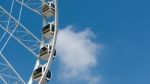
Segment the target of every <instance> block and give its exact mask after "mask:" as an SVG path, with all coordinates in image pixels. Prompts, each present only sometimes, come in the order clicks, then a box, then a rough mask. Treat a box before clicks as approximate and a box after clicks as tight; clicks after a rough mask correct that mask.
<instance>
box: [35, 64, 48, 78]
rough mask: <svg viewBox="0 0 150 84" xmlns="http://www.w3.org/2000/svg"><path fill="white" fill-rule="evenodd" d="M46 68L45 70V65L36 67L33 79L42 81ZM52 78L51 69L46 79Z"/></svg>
mask: <svg viewBox="0 0 150 84" xmlns="http://www.w3.org/2000/svg"><path fill="white" fill-rule="evenodd" d="M44 70H45V66H39V67H38V68H37V69H35V70H34V72H33V76H32V78H33V80H34V81H40V78H41V77H42V75H43V73H44ZM50 78H51V72H50V70H49V71H48V73H47V75H46V78H45V80H46V81H48V80H50Z"/></svg>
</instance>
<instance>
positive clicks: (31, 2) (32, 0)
mask: <svg viewBox="0 0 150 84" xmlns="http://www.w3.org/2000/svg"><path fill="white" fill-rule="evenodd" d="M16 1H17V2H18V3H20V4H21V3H22V2H21V0H16ZM25 1H26V2H25ZM41 4H42V3H41V2H40V1H39V2H37V0H28V1H27V0H24V2H23V4H22V5H23V6H24V7H26V8H28V9H30V10H31V11H33V12H35V13H36V14H38V15H41V10H40V9H41Z"/></svg>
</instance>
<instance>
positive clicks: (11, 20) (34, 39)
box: [0, 0, 58, 84]
mask: <svg viewBox="0 0 150 84" xmlns="http://www.w3.org/2000/svg"><path fill="white" fill-rule="evenodd" d="M14 1H16V2H18V3H20V4H21V9H20V14H19V19H18V20H16V19H15V18H14V17H13V16H12V15H11V12H12V10H13V7H12V8H11V10H10V13H8V12H7V11H6V10H5V9H4V8H3V7H1V6H0V17H1V16H4V15H5V16H7V17H8V18H9V19H8V21H4V20H2V21H1V20H0V22H3V23H7V27H5V26H4V25H3V24H0V28H1V29H3V30H4V31H5V33H4V34H3V36H2V37H1V39H0V41H1V40H2V39H3V38H4V36H5V34H6V33H8V34H9V37H8V38H7V40H6V42H5V44H4V45H3V47H2V48H1V49H0V55H1V57H2V58H3V59H4V60H5V62H6V64H2V63H0V65H5V66H8V67H9V68H11V70H12V71H13V72H14V73H15V74H16V75H17V77H16V76H10V75H7V74H1V71H3V70H7V69H8V68H7V67H6V68H4V69H2V70H0V79H1V80H2V81H3V82H4V83H5V84H7V81H6V80H5V79H4V78H3V76H5V77H10V78H15V79H17V80H20V81H21V82H22V83H23V84H25V82H24V80H23V79H22V78H21V76H20V75H19V74H18V73H17V71H15V69H14V68H13V67H12V66H11V64H10V63H9V62H8V61H7V59H6V58H5V57H4V56H3V54H2V51H3V49H4V48H5V46H6V45H7V43H8V42H9V40H10V38H11V37H12V38H14V39H15V40H17V41H18V42H19V43H20V44H21V45H22V46H24V47H25V48H26V49H27V50H29V51H30V52H31V53H32V54H34V55H35V56H36V57H37V60H36V64H35V67H34V69H33V72H34V70H35V69H37V68H38V67H39V65H41V66H44V68H45V69H44V70H43V72H42V76H41V77H40V78H39V81H37V83H38V84H45V83H47V81H45V78H46V76H47V73H48V71H49V70H50V66H51V64H52V61H53V55H54V50H55V44H56V37H57V27H58V15H57V14H58V13H57V0H49V1H53V3H54V5H55V13H54V16H52V15H51V14H48V15H47V13H48V12H45V13H42V10H41V9H42V6H43V5H44V4H47V2H45V0H39V1H38V0H35V1H37V2H34V3H33V2H32V1H33V0H27V1H26V2H24V1H25V0H13V2H12V6H13V5H14ZM31 5H38V6H37V7H32V6H31ZM22 7H26V8H28V9H30V10H31V11H33V12H35V13H36V14H38V15H40V16H42V18H43V27H44V26H45V25H47V24H48V22H49V21H48V18H51V17H53V18H54V19H53V20H54V21H53V22H54V24H55V31H54V35H53V37H51V38H49V39H47V38H43V36H42V39H41V40H39V39H38V38H37V37H36V36H34V35H33V34H32V33H31V32H30V31H29V30H28V29H27V28H26V27H25V26H24V25H22V24H21V23H20V17H21V13H22ZM49 11H50V10H49ZM49 16H50V17H49ZM10 23H14V25H11V26H8V25H9V24H10ZM18 26H19V27H18ZM8 27H12V28H13V29H9V28H8ZM19 29H21V30H19ZM22 29H23V31H22ZM41 30H42V28H41ZM22 32H23V33H24V34H23V35H20V36H17V35H15V33H22ZM27 36H28V37H32V39H29V40H28V39H24V38H23V37H27ZM48 36H49V35H48ZM46 39H47V40H49V41H47V42H46V41H45V40H46ZM33 42H35V43H34V44H33ZM45 42H46V43H45ZM29 43H32V44H30V45H28V44H29ZM46 45H48V46H51V50H50V51H51V53H49V54H48V55H49V56H46V58H45V59H47V60H44V61H45V63H42V62H41V61H42V60H43V59H42V58H40V57H39V52H36V51H35V50H36V49H39V48H41V47H42V46H46ZM33 72H32V74H33ZM16 83H18V82H17V81H16ZM33 83H35V82H34V80H33V78H32V75H31V77H30V79H29V81H28V84H33ZM8 84H9V83H8ZM19 84H20V83H19Z"/></svg>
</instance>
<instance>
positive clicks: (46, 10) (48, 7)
mask: <svg viewBox="0 0 150 84" xmlns="http://www.w3.org/2000/svg"><path fill="white" fill-rule="evenodd" d="M42 14H43V15H44V16H46V17H51V16H54V15H55V5H54V3H53V2H48V3H45V4H44V5H43V7H42Z"/></svg>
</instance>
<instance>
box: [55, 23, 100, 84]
mask: <svg viewBox="0 0 150 84" xmlns="http://www.w3.org/2000/svg"><path fill="white" fill-rule="evenodd" d="M74 29H75V28H74V27H73V26H68V27H66V28H64V29H62V30H60V31H59V33H58V39H57V45H56V48H57V55H58V56H59V59H60V63H61V66H60V73H59V74H61V76H60V77H62V78H61V79H63V80H65V82H66V80H71V81H72V80H74V82H77V83H78V84H80V83H81V82H79V81H82V82H83V81H87V82H88V84H98V83H99V81H100V77H97V76H93V74H92V71H91V69H92V68H94V67H95V66H96V65H97V61H98V60H97V53H98V52H100V49H101V48H102V45H100V44H96V43H95V42H93V41H92V39H93V38H94V37H95V35H94V33H93V32H92V31H91V30H89V29H86V30H84V31H80V32H76V31H75V30H74ZM67 82H69V81H67ZM72 82H73V81H72ZM87 82H86V83H87ZM72 84H74V83H72ZM81 84H83V83H81Z"/></svg>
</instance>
